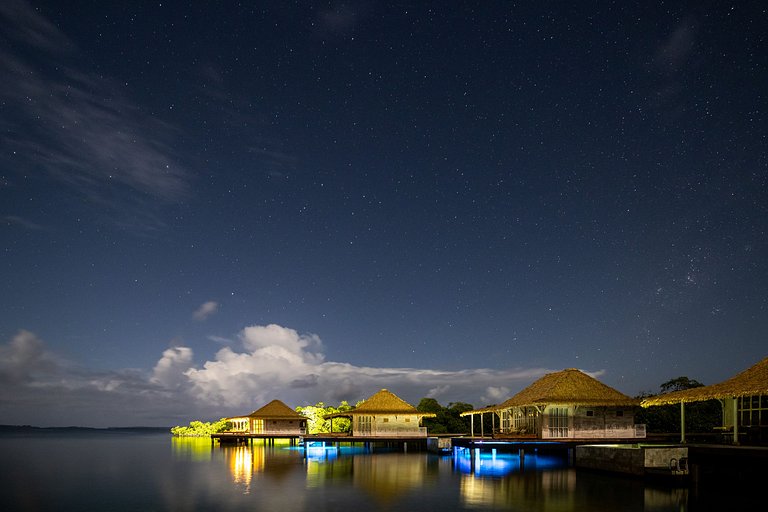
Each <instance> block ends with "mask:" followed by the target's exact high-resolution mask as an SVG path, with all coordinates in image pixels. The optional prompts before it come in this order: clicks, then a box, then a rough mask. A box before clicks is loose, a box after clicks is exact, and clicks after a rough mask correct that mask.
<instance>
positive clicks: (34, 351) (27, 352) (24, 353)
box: [0, 330, 56, 384]
mask: <svg viewBox="0 0 768 512" xmlns="http://www.w3.org/2000/svg"><path fill="white" fill-rule="evenodd" d="M55 367H56V363H55V361H54V359H53V358H52V357H51V356H50V354H48V353H46V352H45V351H44V349H43V342H42V341H40V339H39V338H38V337H37V336H35V335H34V334H33V333H31V332H29V331H25V330H21V331H19V332H18V333H17V334H16V335H15V336H14V337H13V338H12V339H11V341H10V342H9V343H8V345H6V346H0V382H2V383H5V384H12V383H18V382H22V381H25V380H28V379H31V378H32V377H33V376H34V375H35V374H37V373H39V372H41V371H43V372H45V371H51V370H53V369H55Z"/></svg>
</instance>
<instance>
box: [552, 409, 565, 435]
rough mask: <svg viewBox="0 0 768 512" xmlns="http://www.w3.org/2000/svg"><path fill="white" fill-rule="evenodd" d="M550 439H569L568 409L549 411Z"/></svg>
mask: <svg viewBox="0 0 768 512" xmlns="http://www.w3.org/2000/svg"><path fill="white" fill-rule="evenodd" d="M549 437H568V408H567V407H552V408H551V409H550V410H549Z"/></svg>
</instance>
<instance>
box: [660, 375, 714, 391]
mask: <svg viewBox="0 0 768 512" xmlns="http://www.w3.org/2000/svg"><path fill="white" fill-rule="evenodd" d="M702 386H704V384H702V383H701V382H699V381H697V380H696V379H689V378H688V377H678V378H676V379H670V380H668V381H667V382H664V383H663V384H662V385H661V386H659V387H660V388H661V392H662V393H670V392H672V391H682V390H684V389H691V388H700V387H702Z"/></svg>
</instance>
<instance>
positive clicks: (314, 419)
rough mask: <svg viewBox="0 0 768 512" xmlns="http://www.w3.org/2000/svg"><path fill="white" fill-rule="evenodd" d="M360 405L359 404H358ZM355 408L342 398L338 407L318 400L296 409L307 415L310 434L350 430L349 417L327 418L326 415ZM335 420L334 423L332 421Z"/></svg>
mask: <svg viewBox="0 0 768 512" xmlns="http://www.w3.org/2000/svg"><path fill="white" fill-rule="evenodd" d="M358 405H359V404H358ZM352 409H354V407H352V406H351V405H349V403H348V402H347V401H346V400H342V401H341V403H340V404H339V406H338V407H333V406H332V405H328V406H326V405H325V403H324V402H317V403H316V404H315V405H307V406H304V407H301V406H299V407H297V408H296V411H297V412H299V413H301V414H303V415H304V416H306V417H307V432H308V433H310V434H327V433H329V432H331V426H333V432H349V429H350V428H351V426H352V425H351V421H350V419H349V418H344V417H342V418H332V419H330V420H327V419H325V418H324V416H325V415H328V414H334V413H338V412H346V411H349V410H352ZM331 422H333V423H331Z"/></svg>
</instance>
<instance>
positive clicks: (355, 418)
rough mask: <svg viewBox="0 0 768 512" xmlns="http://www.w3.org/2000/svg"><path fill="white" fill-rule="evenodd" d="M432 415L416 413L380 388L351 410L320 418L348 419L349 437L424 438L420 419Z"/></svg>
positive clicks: (406, 404)
mask: <svg viewBox="0 0 768 512" xmlns="http://www.w3.org/2000/svg"><path fill="white" fill-rule="evenodd" d="M435 416H436V415H435V414H434V413H428V412H420V411H419V410H417V409H416V408H415V407H414V406H412V405H411V404H409V403H408V402H406V401H405V400H403V399H402V398H400V397H399V396H397V395H396V394H394V393H392V392H391V391H389V390H387V389H382V390H380V391H378V392H376V393H375V394H373V395H372V396H370V397H369V398H367V399H366V400H365V401H364V402H363V403H362V404H360V405H359V406H358V407H355V408H354V409H350V410H348V411H343V412H337V413H333V414H328V415H326V416H324V417H325V418H326V419H329V418H338V417H349V418H351V419H352V435H353V436H379V437H389V436H414V437H425V436H426V435H427V432H426V428H424V427H420V423H421V420H422V418H433V417H435Z"/></svg>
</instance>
